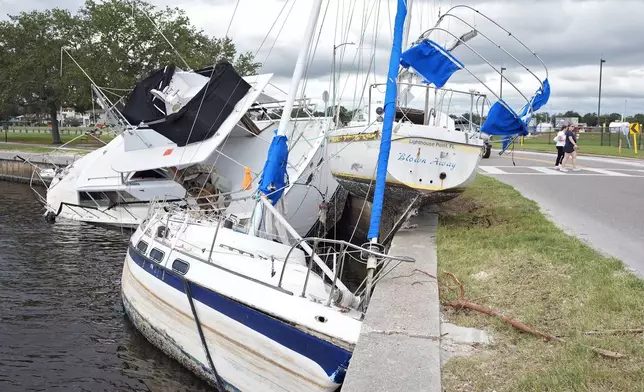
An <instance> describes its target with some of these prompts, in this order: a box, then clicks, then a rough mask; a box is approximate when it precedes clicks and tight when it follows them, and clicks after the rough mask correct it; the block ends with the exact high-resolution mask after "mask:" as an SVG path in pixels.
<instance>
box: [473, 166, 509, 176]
mask: <svg viewBox="0 0 644 392" xmlns="http://www.w3.org/2000/svg"><path fill="white" fill-rule="evenodd" d="M479 169H481V170H484V171H486V172H487V173H489V174H510V173H508V172H504V171H503V170H501V169H498V168H496V167H494V166H479Z"/></svg>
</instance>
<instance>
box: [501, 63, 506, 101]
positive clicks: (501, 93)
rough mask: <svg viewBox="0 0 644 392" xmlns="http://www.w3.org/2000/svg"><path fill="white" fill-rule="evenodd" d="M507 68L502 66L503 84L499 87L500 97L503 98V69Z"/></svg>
mask: <svg viewBox="0 0 644 392" xmlns="http://www.w3.org/2000/svg"><path fill="white" fill-rule="evenodd" d="M506 69H507V68H505V67H501V86H500V87H499V99H503V71H505V70H506Z"/></svg>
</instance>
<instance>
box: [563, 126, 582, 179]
mask: <svg viewBox="0 0 644 392" xmlns="http://www.w3.org/2000/svg"><path fill="white" fill-rule="evenodd" d="M577 150H579V145H578V144H577V136H575V133H574V132H573V128H572V127H568V129H567V130H566V144H565V145H564V153H565V154H566V155H565V157H564V160H563V162H562V163H561V169H560V170H561V171H562V172H567V171H568V169H566V164H567V163H568V161H570V160H572V171H579V170H581V169H579V168H578V167H577Z"/></svg>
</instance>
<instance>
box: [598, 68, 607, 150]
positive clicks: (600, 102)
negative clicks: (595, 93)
mask: <svg viewBox="0 0 644 392" xmlns="http://www.w3.org/2000/svg"><path fill="white" fill-rule="evenodd" d="M605 62H606V60H604V59H599V98H598V99H597V125H598V126H599V127H600V130H601V131H600V132H601V136H600V142H599V144H600V145H602V146H603V145H604V127H602V124H601V121H602V120H601V116H600V110H601V108H602V70H603V67H604V63H605Z"/></svg>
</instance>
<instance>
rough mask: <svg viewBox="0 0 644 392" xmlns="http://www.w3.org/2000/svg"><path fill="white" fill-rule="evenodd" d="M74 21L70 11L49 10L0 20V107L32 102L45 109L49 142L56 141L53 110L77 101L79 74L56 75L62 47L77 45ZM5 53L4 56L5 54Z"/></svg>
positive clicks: (76, 30)
mask: <svg viewBox="0 0 644 392" xmlns="http://www.w3.org/2000/svg"><path fill="white" fill-rule="evenodd" d="M78 27H79V23H78V19H77V18H76V17H75V16H73V15H71V13H70V12H69V11H66V10H61V9H57V8H55V9H52V10H47V11H43V12H39V11H32V12H22V13H21V14H20V15H17V16H10V17H9V20H8V21H2V22H0V46H2V47H3V51H4V52H5V53H4V54H5V55H6V56H7V58H6V59H5V60H4V61H3V62H2V64H0V66H1V68H0V74H2V76H3V77H2V78H1V80H0V91H3V93H2V95H1V96H0V106H1V107H7V106H10V105H13V104H19V105H22V106H30V107H32V108H35V109H36V110H37V111H39V112H44V113H48V114H49V116H50V120H51V123H52V140H53V143H54V144H60V143H61V141H60V134H59V132H58V121H57V112H58V109H59V108H60V106H61V105H63V104H66V103H68V102H73V101H75V100H77V98H78V93H79V91H80V86H79V85H78V81H79V80H80V75H79V73H77V72H68V73H66V74H63V75H61V73H60V67H59V64H60V48H61V46H63V45H72V46H73V45H75V44H76V39H77V37H78V36H79V35H78V34H79V33H80V30H79V28H78ZM3 57H4V56H3Z"/></svg>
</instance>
